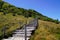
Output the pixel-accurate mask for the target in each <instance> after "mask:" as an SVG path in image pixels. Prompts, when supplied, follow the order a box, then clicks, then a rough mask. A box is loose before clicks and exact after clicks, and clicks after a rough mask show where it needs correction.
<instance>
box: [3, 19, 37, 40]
mask: <svg viewBox="0 0 60 40" xmlns="http://www.w3.org/2000/svg"><path fill="white" fill-rule="evenodd" d="M37 26H38V20H37V19H34V20H32V21H30V22H29V24H26V25H24V26H23V27H22V28H21V29H17V30H16V31H15V32H13V33H14V34H13V36H12V37H9V38H8V39H3V40H29V39H30V36H31V34H32V32H33V31H34V30H36V28H37Z"/></svg>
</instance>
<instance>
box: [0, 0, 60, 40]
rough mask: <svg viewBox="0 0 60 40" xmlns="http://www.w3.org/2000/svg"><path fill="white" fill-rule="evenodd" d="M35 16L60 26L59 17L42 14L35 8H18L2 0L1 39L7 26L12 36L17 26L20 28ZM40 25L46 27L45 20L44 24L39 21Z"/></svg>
mask: <svg viewBox="0 0 60 40" xmlns="http://www.w3.org/2000/svg"><path fill="white" fill-rule="evenodd" d="M33 18H38V19H39V20H42V21H48V22H52V25H53V23H54V26H56V25H57V26H59V23H60V22H59V20H58V19H57V20H54V19H52V18H49V17H47V16H44V15H42V14H41V13H39V12H37V11H35V10H32V9H24V8H18V7H15V6H13V5H11V4H9V3H7V2H4V1H1V0H0V40H1V38H3V32H2V30H3V28H4V27H6V36H11V34H12V31H14V30H16V29H17V28H20V27H21V25H23V24H24V23H26V21H30V20H32V19H33ZM42 21H41V23H42ZM56 23H57V24H56ZM49 24H50V23H49ZM40 25H42V26H43V28H44V27H45V26H44V25H45V22H44V24H40V21H39V26H38V28H39V29H40ZM48 26H50V25H48ZM58 28H59V27H58ZM39 29H37V30H39ZM44 30H45V29H44ZM39 31H40V30H39ZM43 32H44V31H43ZM36 33H37V32H36ZM36 33H35V34H36ZM35 34H34V35H35ZM38 34H39V35H40V32H38ZM33 38H34V37H33ZM37 38H39V36H38V37H36V39H37ZM34 40H35V39H34ZM37 40H38V39H37Z"/></svg>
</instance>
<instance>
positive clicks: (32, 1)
mask: <svg viewBox="0 0 60 40" xmlns="http://www.w3.org/2000/svg"><path fill="white" fill-rule="evenodd" d="M4 1H6V2H8V3H10V4H12V5H15V6H16V7H21V8H25V9H34V10H36V11H38V12H40V13H41V14H43V15H45V16H48V17H50V18H53V19H59V20H60V0H4Z"/></svg>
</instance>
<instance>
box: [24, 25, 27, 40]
mask: <svg viewBox="0 0 60 40" xmlns="http://www.w3.org/2000/svg"><path fill="white" fill-rule="evenodd" d="M24 28H25V40H27V33H26V32H27V31H26V24H25V25H24Z"/></svg>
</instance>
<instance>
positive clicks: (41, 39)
mask: <svg viewBox="0 0 60 40" xmlns="http://www.w3.org/2000/svg"><path fill="white" fill-rule="evenodd" d="M30 40H60V24H55V23H53V22H47V21H42V20H39V25H38V28H37V30H36V31H35V33H34V35H32V36H31V39H30Z"/></svg>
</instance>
